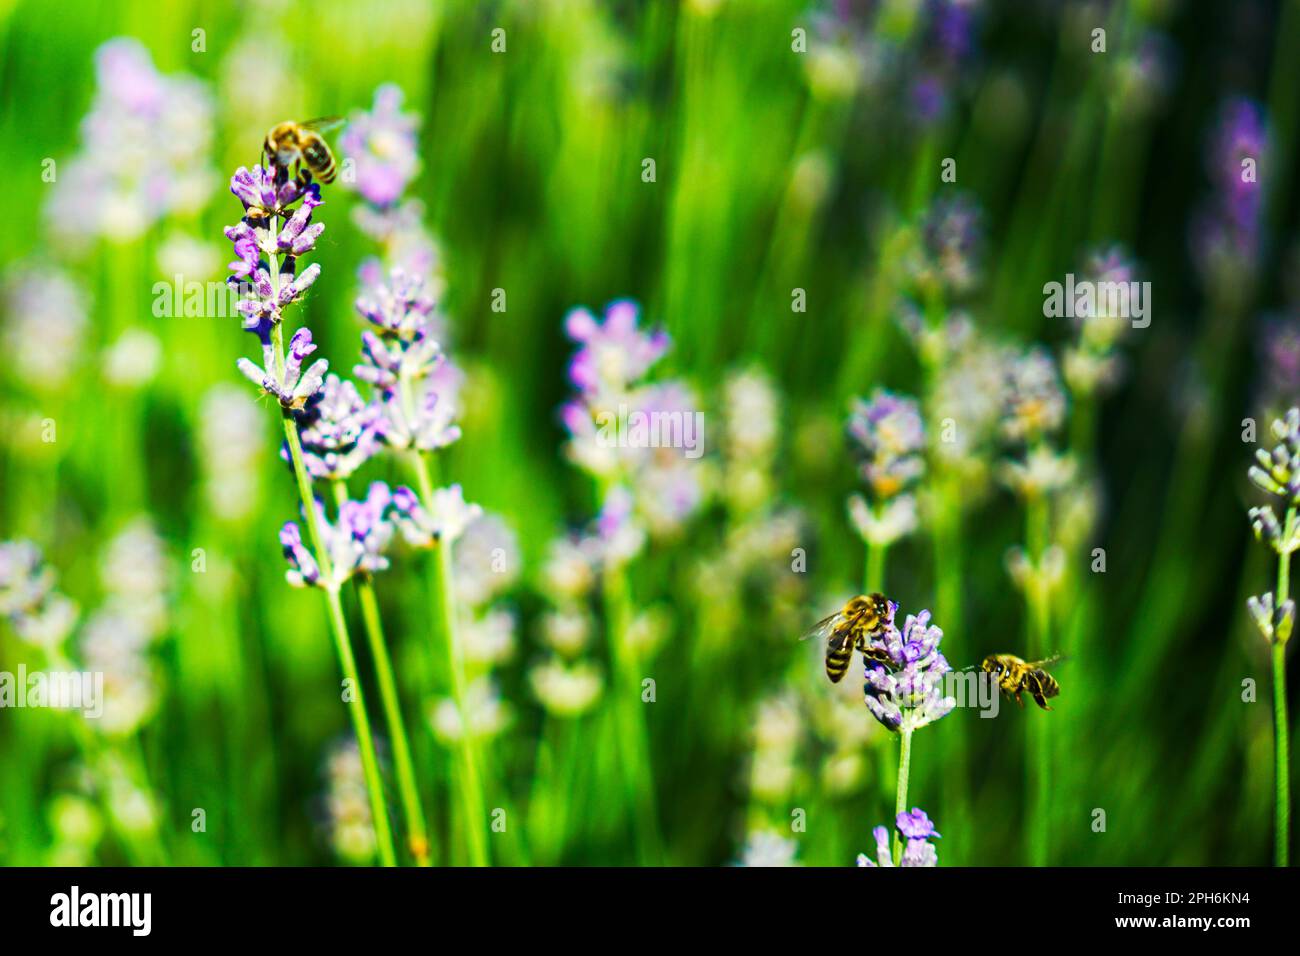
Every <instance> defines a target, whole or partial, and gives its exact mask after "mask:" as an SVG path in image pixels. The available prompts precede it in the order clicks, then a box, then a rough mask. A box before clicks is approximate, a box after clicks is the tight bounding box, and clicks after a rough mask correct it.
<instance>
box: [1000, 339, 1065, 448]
mask: <svg viewBox="0 0 1300 956" xmlns="http://www.w3.org/2000/svg"><path fill="white" fill-rule="evenodd" d="M1005 369H1006V380H1005V385H1004V389H1003V401H1004V406H1003V417H1002V433H1003V436H1004V437H1005V438H1006V439H1007V440H1008V441H1011V442H1017V443H1024V444H1025V445H1033V444H1035V443H1037V442H1038V441H1040V440H1042V439H1043V438H1045V437H1047V436H1048V435H1049V434H1051V433H1052V432H1054V431H1056V430H1057V429H1058V428H1060V427H1061V425H1062V424H1063V423H1064V422H1065V408H1066V399H1065V391H1064V389H1062V387H1061V381H1060V377H1059V376H1058V375H1057V371H1056V363H1055V362H1054V361H1053V360H1052V356H1051V353H1050V352H1048V351H1047V349H1045V348H1043V347H1041V346H1037V345H1036V346H1032V347H1031V348H1029V349H1028V350H1026V351H1025V352H1023V353H1021V354H1019V355H1012V356H1010V357H1009V358H1008V360H1007V362H1006V365H1005Z"/></svg>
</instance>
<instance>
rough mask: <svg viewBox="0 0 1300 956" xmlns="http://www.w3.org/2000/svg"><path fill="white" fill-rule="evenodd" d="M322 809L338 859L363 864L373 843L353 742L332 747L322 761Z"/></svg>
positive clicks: (358, 756)
mask: <svg viewBox="0 0 1300 956" xmlns="http://www.w3.org/2000/svg"><path fill="white" fill-rule="evenodd" d="M325 767H326V795H325V808H326V815H327V826H328V832H329V839H330V845H331V846H332V847H333V848H334V852H335V853H337V854H338V855H339V856H340V857H341V858H342V859H344V860H347V861H348V862H350V863H356V864H365V863H369V862H370V861H371V860H373V859H374V857H375V851H376V848H377V843H376V839H375V827H374V820H373V818H372V817H371V815H370V798H369V796H368V794H367V790H366V779H365V773H364V770H363V767H362V764H361V751H360V750H359V749H358V748H357V742H356V740H355V739H353V738H351V737H349V738H348V739H347V740H344V741H341V742H339V743H337V744H335V745H334V746H333V747H332V748H331V749H330V753H329V755H328V757H327V758H326V764H325Z"/></svg>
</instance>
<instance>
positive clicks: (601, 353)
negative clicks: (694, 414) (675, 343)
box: [564, 299, 669, 398]
mask: <svg viewBox="0 0 1300 956" xmlns="http://www.w3.org/2000/svg"><path fill="white" fill-rule="evenodd" d="M639 314H640V308H639V307H638V306H637V304H636V303H635V302H632V301H631V300H629V299H618V300H616V301H614V302H611V303H610V304H609V306H608V308H606V310H605V321H604V323H601V322H598V321H597V320H596V317H595V316H594V315H592V314H591V312H589V311H588V310H587V309H574V310H573V311H571V312H570V313H569V314H568V315H567V316H566V317H565V319H564V330H565V332H566V333H567V334H568V336H569V338H571V339H573V340H574V341H575V342H578V343H579V344H580V348H579V349H578V351H577V353H576V354H575V355H574V356H573V360H572V361H571V362H570V363H569V380H570V381H571V382H573V384H574V385H575V386H577V388H578V389H579V391H580V392H581V393H582V394H583V395H584V396H586V397H588V398H591V397H596V398H609V397H617V396H619V395H623V394H625V393H626V392H627V391H628V389H629V387H630V386H631V385H632V384H633V383H635V382H636V381H637V380H638V379H640V378H642V377H643V376H644V375H645V374H646V373H647V372H648V371H649V370H650V367H651V366H652V365H654V364H655V363H656V362H657V361H659V359H660V358H662V357H663V356H664V354H665V353H666V352H667V351H668V346H669V340H668V335H667V333H665V332H662V331H655V332H649V333H647V332H642V331H641V330H640V329H639V328H638V327H637V322H638V317H639Z"/></svg>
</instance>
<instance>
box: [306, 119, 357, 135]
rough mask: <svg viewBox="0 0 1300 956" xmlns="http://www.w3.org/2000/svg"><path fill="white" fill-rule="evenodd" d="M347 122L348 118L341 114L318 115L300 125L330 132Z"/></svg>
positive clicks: (319, 131)
mask: <svg viewBox="0 0 1300 956" xmlns="http://www.w3.org/2000/svg"><path fill="white" fill-rule="evenodd" d="M346 122H347V120H345V119H344V118H343V117H341V116H318V117H317V118H316V119H310V120H307V122H305V123H299V124H298V125H299V126H303V127H305V128H306V129H311V130H315V131H316V132H318V133H329V132H332V131H333V130H336V129H338V128H339V127H340V126H342V125H343V124H344V123H346Z"/></svg>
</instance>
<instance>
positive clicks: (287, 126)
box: [262, 116, 346, 183]
mask: <svg viewBox="0 0 1300 956" xmlns="http://www.w3.org/2000/svg"><path fill="white" fill-rule="evenodd" d="M345 122H346V121H345V120H343V119H340V118H339V117H337V116H325V117H321V118H320V119H314V120H307V121H306V122H305V123H295V122H293V121H288V122H284V123H278V124H276V125H275V126H272V127H271V129H270V130H269V131H268V132H267V134H266V141H265V142H264V143H263V144H262V154H263V155H264V156H265V158H266V161H267V162H268V163H270V162H274V163H275V165H276V166H278V167H279V168H281V169H288V168H289V167H290V166H291V165H292V166H293V167H294V169H293V175H294V177H295V178H298V179H300V180H301V179H303V178H304V177H303V167H304V166H305V167H306V169H307V171H309V172H310V173H311V175H312V176H314V177H315V178H316V179H319V180H320V181H321V182H323V183H332V182H333V181H334V177H335V176H336V175H338V166H337V165H336V164H335V162H334V154H333V153H332V152H331V151H330V148H329V145H328V144H327V143H326V142H325V136H324V134H325V133H328V132H331V131H333V130H336V129H338V128H339V127H341V126H342V125H343V124H344V123H345Z"/></svg>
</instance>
